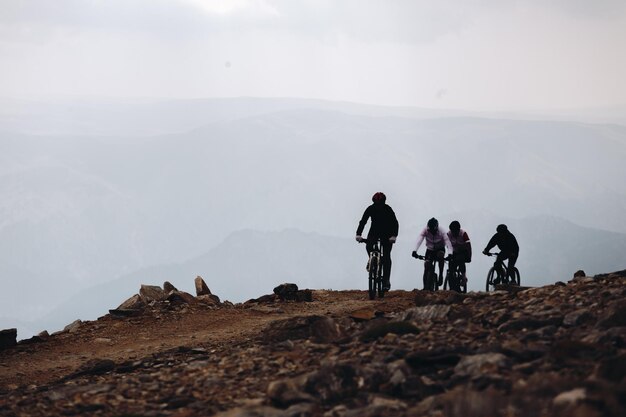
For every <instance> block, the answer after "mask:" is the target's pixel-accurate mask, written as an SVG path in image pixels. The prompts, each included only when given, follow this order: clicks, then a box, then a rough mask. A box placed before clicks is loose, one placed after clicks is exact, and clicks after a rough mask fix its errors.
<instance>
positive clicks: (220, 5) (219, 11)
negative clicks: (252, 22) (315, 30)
mask: <svg viewBox="0 0 626 417" xmlns="http://www.w3.org/2000/svg"><path fill="white" fill-rule="evenodd" d="M182 2H183V3H188V4H190V5H192V6H195V7H197V8H199V9H201V10H203V11H205V12H207V13H209V14H216V15H222V16H226V15H232V14H235V13H242V12H244V13H250V14H254V15H257V16H261V17H262V16H277V15H278V14H279V13H278V10H276V8H274V7H273V6H271V5H270V4H268V3H267V2H265V1H263V0H182Z"/></svg>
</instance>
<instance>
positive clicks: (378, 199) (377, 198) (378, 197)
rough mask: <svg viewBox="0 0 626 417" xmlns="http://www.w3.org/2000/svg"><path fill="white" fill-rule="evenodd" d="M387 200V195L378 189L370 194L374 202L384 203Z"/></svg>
mask: <svg viewBox="0 0 626 417" xmlns="http://www.w3.org/2000/svg"><path fill="white" fill-rule="evenodd" d="M386 200H387V196H386V195H385V194H384V193H381V192H380V191H379V192H377V193H376V194H374V195H373V196H372V202H374V203H379V202H380V203H384V202H385V201H386Z"/></svg>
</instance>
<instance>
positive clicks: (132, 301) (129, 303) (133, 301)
mask: <svg viewBox="0 0 626 417" xmlns="http://www.w3.org/2000/svg"><path fill="white" fill-rule="evenodd" d="M145 306H146V303H144V302H143V300H142V298H141V296H140V295H139V294H135V295H133V296H132V297H130V298H129V299H128V300H126V301H124V302H123V303H122V304H120V305H119V307H118V308H117V310H140V309H142V308H144V307H145Z"/></svg>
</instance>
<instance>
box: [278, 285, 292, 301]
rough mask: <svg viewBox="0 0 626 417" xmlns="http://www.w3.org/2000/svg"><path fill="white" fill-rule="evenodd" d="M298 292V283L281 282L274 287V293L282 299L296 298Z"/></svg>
mask: <svg viewBox="0 0 626 417" xmlns="http://www.w3.org/2000/svg"><path fill="white" fill-rule="evenodd" d="M297 293H298V286H297V285H296V284H289V283H285V284H280V285H279V286H277V287H275V288H274V294H276V295H277V296H278V298H280V300H281V301H285V300H295V299H296V294H297Z"/></svg>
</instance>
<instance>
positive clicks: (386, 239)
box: [356, 192, 398, 291]
mask: <svg viewBox="0 0 626 417" xmlns="http://www.w3.org/2000/svg"><path fill="white" fill-rule="evenodd" d="M386 200H387V197H386V196H385V194H383V193H381V192H378V193H376V194H374V195H373V196H372V202H373V204H372V205H371V206H369V207H368V208H366V209H365V212H364V213H363V217H362V218H361V221H360V222H359V226H358V227H357V229H356V241H357V242H363V241H365V239H363V238H362V237H361V234H362V233H363V229H364V228H365V224H366V223H367V220H368V219H371V224H370V230H369V232H368V234H367V244H366V245H365V249H366V250H367V255H368V256H369V253H370V251H371V250H372V247H373V246H374V242H375V241H376V239H380V243H381V247H382V256H383V262H382V264H383V290H384V291H389V288H391V283H390V278H391V248H392V246H393V244H394V243H395V242H396V237H397V236H398V219H397V218H396V214H395V213H394V212H393V209H392V208H391V207H389V206H388V205H387V204H385V201H386Z"/></svg>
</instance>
